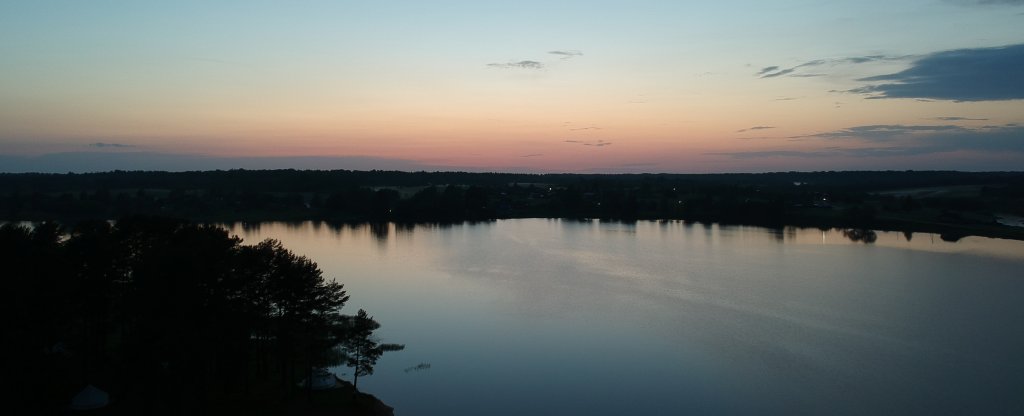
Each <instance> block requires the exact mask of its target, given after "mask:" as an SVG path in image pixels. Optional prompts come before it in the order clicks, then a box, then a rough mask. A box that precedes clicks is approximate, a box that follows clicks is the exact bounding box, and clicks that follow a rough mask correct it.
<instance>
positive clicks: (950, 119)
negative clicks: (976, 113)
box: [929, 116, 988, 121]
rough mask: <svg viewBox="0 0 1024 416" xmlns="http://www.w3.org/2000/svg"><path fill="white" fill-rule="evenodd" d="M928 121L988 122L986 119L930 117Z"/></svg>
mask: <svg viewBox="0 0 1024 416" xmlns="http://www.w3.org/2000/svg"><path fill="white" fill-rule="evenodd" d="M929 120H941V121H988V119H987V118H971V117H955V116H953V117H932V118H930V119H929Z"/></svg>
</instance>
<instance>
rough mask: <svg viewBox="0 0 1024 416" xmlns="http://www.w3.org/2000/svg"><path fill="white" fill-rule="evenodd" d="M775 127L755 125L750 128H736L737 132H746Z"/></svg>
mask: <svg viewBox="0 0 1024 416" xmlns="http://www.w3.org/2000/svg"><path fill="white" fill-rule="evenodd" d="M774 128H775V127H774V126H754V127H748V128H745V129H742V130H736V132H737V133H744V132H748V131H754V130H768V129H774Z"/></svg>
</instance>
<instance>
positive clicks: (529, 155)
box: [519, 153, 544, 157]
mask: <svg viewBox="0 0 1024 416" xmlns="http://www.w3.org/2000/svg"><path fill="white" fill-rule="evenodd" d="M539 156H544V154H543V153H530V154H528V155H520V156H519V157H539Z"/></svg>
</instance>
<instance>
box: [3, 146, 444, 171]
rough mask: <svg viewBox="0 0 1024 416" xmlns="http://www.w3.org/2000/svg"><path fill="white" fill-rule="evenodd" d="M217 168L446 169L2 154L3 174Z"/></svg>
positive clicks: (337, 160) (376, 161) (379, 161)
mask: <svg viewBox="0 0 1024 416" xmlns="http://www.w3.org/2000/svg"><path fill="white" fill-rule="evenodd" d="M216 169H349V170H373V169H377V170H402V171H419V170H443V169H445V167H443V166H433V165H426V164H423V163H420V162H416V161H412V160H404V159H388V158H378V157H370V156H294V157H291V156H285V157H214V156H203V155H196V154H180V153H159V152H96V151H83V152H67V153H49V154H43V155H38V156H9V155H0V172H10V173H23V172H39V173H65V172H109V171H112V170H146V171H170V172H182V171H195V170H216Z"/></svg>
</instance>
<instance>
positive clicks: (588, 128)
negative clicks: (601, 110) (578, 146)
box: [569, 126, 601, 131]
mask: <svg viewBox="0 0 1024 416" xmlns="http://www.w3.org/2000/svg"><path fill="white" fill-rule="evenodd" d="M580 130H601V128H600V127H596V126H589V127H576V128H572V129H569V131H580Z"/></svg>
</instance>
